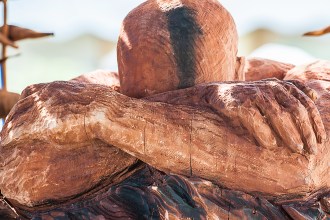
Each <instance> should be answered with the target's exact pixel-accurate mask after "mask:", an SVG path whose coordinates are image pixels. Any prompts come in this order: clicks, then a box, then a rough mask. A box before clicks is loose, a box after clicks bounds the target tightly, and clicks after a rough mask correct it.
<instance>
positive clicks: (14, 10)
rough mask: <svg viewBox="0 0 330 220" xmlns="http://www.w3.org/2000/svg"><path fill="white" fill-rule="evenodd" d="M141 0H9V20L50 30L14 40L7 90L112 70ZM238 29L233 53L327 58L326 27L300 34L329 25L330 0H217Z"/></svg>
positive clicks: (296, 61) (296, 58)
mask: <svg viewBox="0 0 330 220" xmlns="http://www.w3.org/2000/svg"><path fill="white" fill-rule="evenodd" d="M142 2H143V0H120V1H114V0H95V1H90V0H9V1H8V11H9V14H8V16H9V17H8V23H9V24H13V25H18V26H21V27H26V28H30V29H33V30H36V31H41V32H54V33H55V37H49V38H44V39H38V40H25V41H22V42H19V43H18V44H19V45H20V49H19V50H13V49H10V50H9V55H15V54H17V53H20V56H18V57H15V58H12V59H10V60H8V62H7V66H8V82H7V83H8V90H10V91H13V92H18V93H20V92H21V91H22V90H23V89H24V88H25V87H26V86H28V85H30V84H34V83H39V82H49V81H54V80H68V79H71V78H73V77H76V76H78V75H80V74H82V73H86V72H89V71H92V70H95V69H108V70H113V71H116V70H117V64H116V63H117V60H116V41H117V37H118V34H119V29H120V25H121V21H122V20H123V18H124V17H125V16H126V14H127V13H128V12H129V11H130V10H132V9H133V8H134V7H136V6H137V5H139V4H140V3H142ZM221 3H222V4H223V5H224V6H225V7H226V8H227V9H228V10H229V11H230V12H231V13H232V15H233V17H234V19H235V21H236V25H237V28H238V32H239V35H240V42H239V55H241V56H255V57H265V58H269V59H274V60H279V61H283V62H288V63H293V64H301V63H305V62H308V61H312V60H314V59H330V52H329V51H330V35H325V36H323V37H314V38H313V37H302V34H303V33H305V32H307V31H311V30H314V29H320V28H323V27H325V26H328V25H330V13H329V11H330V1H329V0H314V1H306V0H305V1H301V0H290V1H285V0H277V1H264V0H249V1H242V0H222V1H221Z"/></svg>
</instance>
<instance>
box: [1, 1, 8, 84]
mask: <svg viewBox="0 0 330 220" xmlns="http://www.w3.org/2000/svg"><path fill="white" fill-rule="evenodd" d="M2 2H3V28H2V33H3V35H4V36H8V25H7V0H2ZM6 55H7V47H6V45H5V44H2V59H4V58H6ZM1 80H2V89H3V90H7V71H6V61H4V62H2V63H1Z"/></svg>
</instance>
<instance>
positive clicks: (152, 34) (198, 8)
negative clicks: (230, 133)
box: [117, 0, 239, 98]
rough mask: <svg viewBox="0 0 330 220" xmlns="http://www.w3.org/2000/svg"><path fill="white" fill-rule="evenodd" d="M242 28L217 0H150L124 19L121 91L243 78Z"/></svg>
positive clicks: (141, 93) (140, 93) (139, 92)
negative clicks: (238, 66) (239, 69)
mask: <svg viewBox="0 0 330 220" xmlns="http://www.w3.org/2000/svg"><path fill="white" fill-rule="evenodd" d="M237 40H238V37H237V32H236V27H235V23H234V21H233V19H232V17H231V15H230V14H229V12H228V11H227V10H226V9H225V8H224V7H223V6H221V5H220V3H219V2H218V1H216V0H148V1H146V2H145V3H143V4H141V5H140V6H138V7H137V8H135V9H134V10H133V11H131V12H130V13H129V14H128V15H127V17H126V18H125V19H124V21H123V25H122V29H121V33H120V37H119V40H118V46H117V53H118V56H117V57H118V67H119V78H120V85H121V92H122V93H123V94H125V95H128V96H131V97H136V98H141V97H145V96H149V95H153V94H157V93H161V92H165V91H171V90H176V89H182V88H187V87H191V86H194V85H196V84H200V83H206V82H214V81H228V80H239V77H238V76H236V73H235V63H236V54H237Z"/></svg>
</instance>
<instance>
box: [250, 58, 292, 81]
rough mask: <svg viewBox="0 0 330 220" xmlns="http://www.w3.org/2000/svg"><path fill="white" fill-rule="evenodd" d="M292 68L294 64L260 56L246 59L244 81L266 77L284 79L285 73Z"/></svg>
mask: <svg viewBox="0 0 330 220" xmlns="http://www.w3.org/2000/svg"><path fill="white" fill-rule="evenodd" d="M292 68H294V65H292V64H287V63H281V62H277V61H274V60H268V59H262V58H250V59H246V61H245V65H244V73H245V80H246V81H256V80H262V79H266V78H277V79H279V80H282V79H284V77H285V75H286V73H287V72H288V71H289V70H290V69H292Z"/></svg>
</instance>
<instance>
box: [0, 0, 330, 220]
mask: <svg viewBox="0 0 330 220" xmlns="http://www.w3.org/2000/svg"><path fill="white" fill-rule="evenodd" d="M201 8H205V10H206V11H207V13H206V12H205V11H203V10H202V9H201ZM210 12H212V13H213V14H212V16H211V17H210V15H209V13H210ZM212 18H214V19H212ZM221 18H222V19H221ZM131 19H133V20H134V21H135V22H136V27H141V28H142V29H139V31H140V32H138V30H136V27H135V26H133V21H131ZM177 19H178V20H177ZM217 19H218V20H217ZM213 20H216V21H217V22H220V21H221V22H222V23H220V24H219V25H218V26H217V25H216V24H215V23H214V24H213V23H212V22H213ZM174 21H178V22H179V23H177V22H174ZM180 22H183V23H180ZM209 24H211V25H210V26H208V25H209ZM144 25H145V26H144ZM176 25H178V26H176ZM221 25H223V26H221ZM195 26H199V28H197V29H191V28H194V27H195ZM187 27H189V30H191V31H192V32H189V33H186V32H185V31H187V29H186V28H187ZM218 27H220V28H219V30H222V31H224V32H225V33H228V34H229V35H226V34H223V35H221V31H219V30H217V29H216V28H218ZM171 28H173V29H174V32H171V30H172V29H171ZM134 30H136V31H134ZM152 30H154V31H155V33H152V34H150V32H148V31H152ZM177 31H178V32H177ZM180 31H182V32H183V34H182V33H180ZM135 32H136V35H135V36H134V37H133V33H135ZM230 33H231V34H232V33H234V34H232V35H231V34H230ZM184 34H186V35H184ZM219 34H220V35H219ZM181 35H182V37H183V38H180V36H181ZM226 37H228V39H227V40H225V41H221V40H219V39H224V38H226ZM236 38H237V36H236V31H235V24H234V23H233V20H232V18H231V17H230V15H229V13H228V12H227V11H225V9H224V8H223V7H222V6H221V5H220V4H218V3H217V1H213V0H202V1H198V2H197V1H193V0H186V1H184V0H182V1H178V0H172V1H164V0H163V1H162V0H149V1H147V2H146V3H143V4H142V5H141V6H139V7H138V8H137V9H135V10H134V11H133V12H132V13H130V14H129V15H128V17H127V18H126V19H125V21H124V24H123V29H122V33H121V36H120V39H119V44H118V47H119V54H118V63H119V65H120V69H119V79H120V88H119V84H118V78H117V75H116V74H115V73H110V72H104V71H103V72H102V71H97V72H94V73H90V74H84V75H83V76H81V77H78V78H76V79H73V80H71V81H69V82H53V83H47V84H37V85H32V86H29V87H28V88H26V89H25V90H24V91H23V93H22V95H21V99H20V101H19V102H18V103H17V104H16V105H15V107H14V108H13V110H12V111H11V113H10V114H9V116H8V118H7V120H6V124H5V126H4V128H3V130H2V131H1V133H0V149H1V154H0V162H1V169H0V188H1V193H2V194H3V195H4V196H5V197H6V200H5V201H7V202H8V203H9V204H11V205H12V206H13V207H15V209H16V211H17V212H18V213H19V215H20V216H22V217H23V218H32V219H72V218H78V219H150V218H155V219H187V218H192V219H219V218H220V219H242V218H245V219H250V218H268V219H291V218H294V219H304V218H313V217H316V216H317V217H318V218H326V217H329V210H330V206H329V198H330V197H329V195H328V192H329V179H330V176H329V175H330V174H329V163H330V161H329V160H330V155H329V154H330V150H329V148H328V145H329V140H328V139H327V136H328V133H329V129H330V124H329V122H328V121H329V119H328V118H329V117H330V110H329V108H328V103H329V101H330V93H329V90H328V88H329V85H328V81H329V80H330V76H329V74H330V67H329V66H330V64H329V62H318V63H315V64H313V65H307V66H303V67H294V66H291V65H290V64H282V63H278V62H275V61H270V60H262V59H259V60H257V59H254V60H247V61H246V62H245V61H244V59H243V58H236V48H237V39H236ZM175 39H176V40H175ZM205 39H209V40H206V41H203V40H205ZM140 40H141V41H140ZM148 42H149V43H148ZM136 48H138V49H136ZM219 48H220V49H219ZM185 49H186V50H185ZM217 51H218V53H217ZM185 52H188V53H189V54H185ZM214 52H216V53H214ZM197 54H200V55H198V56H197ZM191 55H194V56H191ZM191 58H194V59H191ZM156 61H157V62H156ZM158 62H163V63H158ZM183 64H184V65H183ZM245 64H249V67H246V66H245ZM187 65H189V66H187ZM132 69H133V70H132ZM298 73H299V74H298ZM245 75H246V78H247V79H251V80H256V79H258V80H259V79H263V78H267V77H278V78H280V79H285V81H280V80H277V79H265V80H260V81H252V82H237V81H236V82H234V81H229V82H227V80H234V79H236V80H238V79H244V77H245ZM159 79H161V80H159ZM292 80H300V81H292ZM213 81H224V82H213ZM301 81H302V82H301ZM303 82H305V83H307V86H306V85H305V84H303ZM186 87H187V88H186ZM117 91H121V93H119V92H117ZM129 96H131V97H129ZM136 97H144V98H142V99H137V98H136ZM0 210H1V207H0ZM0 214H1V212H0ZM5 214H7V215H8V212H6V213H5Z"/></svg>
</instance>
